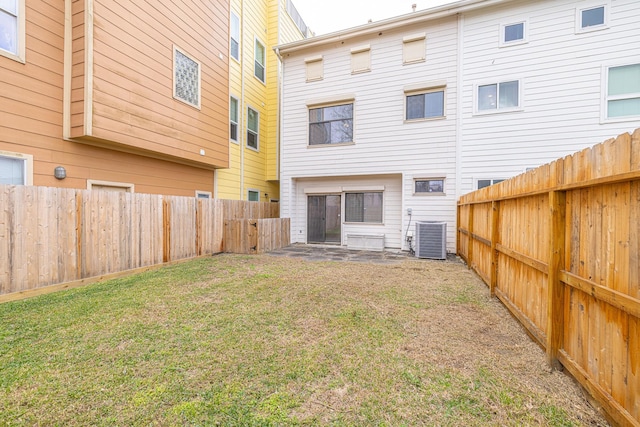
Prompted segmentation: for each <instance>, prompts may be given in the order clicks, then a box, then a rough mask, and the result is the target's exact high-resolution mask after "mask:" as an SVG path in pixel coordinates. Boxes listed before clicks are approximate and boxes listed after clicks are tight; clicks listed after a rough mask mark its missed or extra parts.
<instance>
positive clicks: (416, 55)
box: [402, 33, 427, 64]
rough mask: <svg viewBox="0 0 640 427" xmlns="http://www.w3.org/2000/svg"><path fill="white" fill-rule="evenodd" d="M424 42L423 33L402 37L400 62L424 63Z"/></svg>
mask: <svg viewBox="0 0 640 427" xmlns="http://www.w3.org/2000/svg"><path fill="white" fill-rule="evenodd" d="M426 41H427V36H426V34H425V33H421V34H415V35H412V36H407V37H404V38H403V39H402V62H403V63H404V64H413V63H415V62H422V61H424V60H425V59H426Z"/></svg>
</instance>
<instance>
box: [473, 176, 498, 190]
mask: <svg viewBox="0 0 640 427" xmlns="http://www.w3.org/2000/svg"><path fill="white" fill-rule="evenodd" d="M502 181H504V179H479V180H478V190H479V189H481V188H484V187H488V186H490V185H493V184H497V183H499V182H502Z"/></svg>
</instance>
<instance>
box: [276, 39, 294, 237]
mask: <svg viewBox="0 0 640 427" xmlns="http://www.w3.org/2000/svg"><path fill="white" fill-rule="evenodd" d="M275 52H276V56H277V57H278V61H279V62H280V70H281V71H280V72H281V74H280V80H279V82H278V85H279V87H278V157H277V158H278V178H279V181H280V199H281V200H282V196H283V195H284V194H283V192H282V184H283V181H282V176H280V165H281V164H282V155H283V154H282V150H281V149H280V147H281V129H282V128H283V123H282V122H283V120H284V114H282V111H283V108H282V104H283V103H284V74H285V68H284V61H283V59H282V55H281V54H280V49H279V48H275ZM292 187H293V185H292V183H291V178H288V181H287V214H288V215H289V218H291V230H290V233H291V236H292V237H293V236H297V235H296V234H294V233H293V230H294V229H295V226H294V225H295V224H294V221H296V218H292V217H291V212H292V210H291V204H292V196H293V188H292ZM281 206H282V205H281ZM282 213H283V212H282V209H281V210H280V217H282ZM292 241H293V240H292Z"/></svg>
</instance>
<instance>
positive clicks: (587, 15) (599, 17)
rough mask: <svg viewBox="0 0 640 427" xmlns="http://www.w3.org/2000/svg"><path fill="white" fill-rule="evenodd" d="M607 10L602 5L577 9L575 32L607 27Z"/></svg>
mask: <svg viewBox="0 0 640 427" xmlns="http://www.w3.org/2000/svg"><path fill="white" fill-rule="evenodd" d="M606 21H607V10H606V8H605V6H604V5H600V6H596V7H589V8H584V9H578V10H577V14H576V32H586V31H592V30H599V29H603V28H606V27H607V25H606V24H607V22H606Z"/></svg>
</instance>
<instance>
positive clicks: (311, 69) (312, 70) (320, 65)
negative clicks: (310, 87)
mask: <svg viewBox="0 0 640 427" xmlns="http://www.w3.org/2000/svg"><path fill="white" fill-rule="evenodd" d="M304 62H305V64H306V65H307V81H308V82H315V81H318V80H322V78H323V77H324V62H323V60H322V55H318V56H312V57H311V58H305V60H304Z"/></svg>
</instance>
